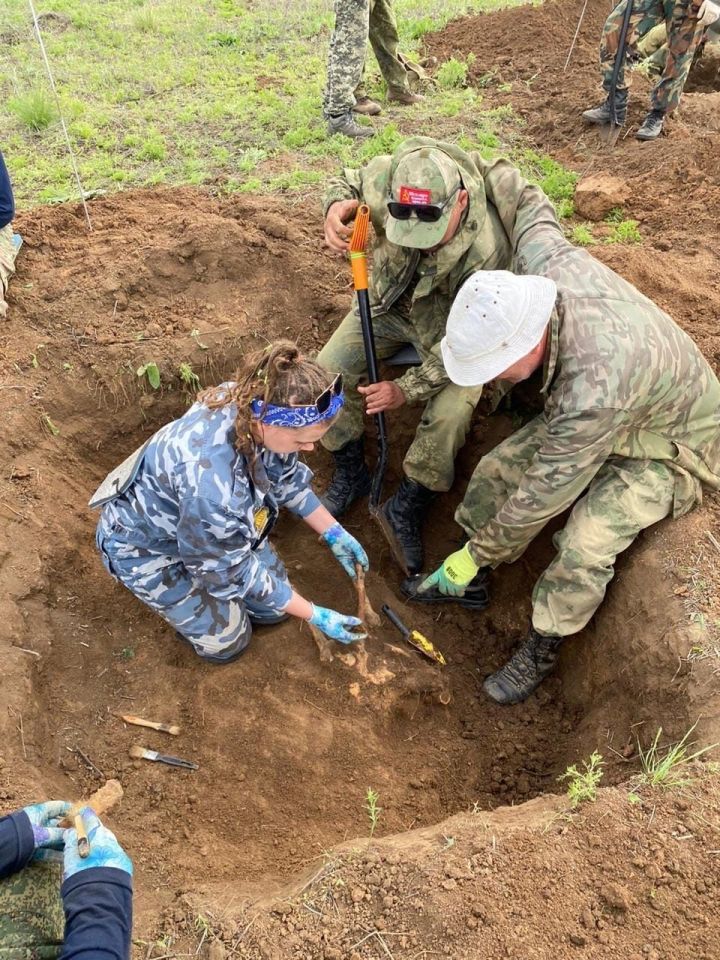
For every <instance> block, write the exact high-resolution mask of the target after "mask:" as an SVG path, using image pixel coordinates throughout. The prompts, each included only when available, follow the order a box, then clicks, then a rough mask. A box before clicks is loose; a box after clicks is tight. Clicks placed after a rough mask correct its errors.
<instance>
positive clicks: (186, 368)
mask: <svg viewBox="0 0 720 960" xmlns="http://www.w3.org/2000/svg"><path fill="white" fill-rule="evenodd" d="M178 376H179V377H180V379H181V380H182V382H183V384H184V386H185V387H187V389H188V390H189V391H190V392H191V393H197V392H198V391H199V390H202V383H200V377H199V376H198V375H197V374H196V373H195V371H194V370H193V368H192V365H191V364H189V363H181V364H180V366H179V367H178Z"/></svg>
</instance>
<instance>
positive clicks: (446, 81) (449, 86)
mask: <svg viewBox="0 0 720 960" xmlns="http://www.w3.org/2000/svg"><path fill="white" fill-rule="evenodd" d="M467 73H468V65H467V63H463V62H462V60H457V59H456V58H455V57H450V59H449V60H446V61H445V63H443V64H442V66H440V67H439V68H438V71H437V73H436V74H435V81H436V83H437V85H438V86H439V87H440V89H441V90H454V89H455V88H456V87H464V86H465V84H466V83H467Z"/></svg>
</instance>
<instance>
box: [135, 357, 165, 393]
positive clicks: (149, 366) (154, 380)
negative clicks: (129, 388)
mask: <svg viewBox="0 0 720 960" xmlns="http://www.w3.org/2000/svg"><path fill="white" fill-rule="evenodd" d="M135 372H136V373H137V375H138V376H139V377H140V378H141V379H142V377H147V382H148V383H149V384H150V386H151V387H152V388H153V390H158V389H159V388H160V371H159V370H158V365H157V364H156V363H152V362H151V363H144V364H143V365H142V366H141V367H138V368H137V370H136V371H135Z"/></svg>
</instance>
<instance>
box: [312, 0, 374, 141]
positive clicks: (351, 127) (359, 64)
mask: <svg viewBox="0 0 720 960" xmlns="http://www.w3.org/2000/svg"><path fill="white" fill-rule="evenodd" d="M369 29H370V0H335V26H334V29H333V32H332V36H331V38H330V49H329V51H328V65H327V83H326V86H325V93H324V97H323V113H324V115H325V119H326V120H327V122H328V130H329V132H330V133H343V134H345V135H346V136H349V137H358V138H361V137H365V136H368V137H371V136H372V135H373V132H374V131H373V129H372V128H371V127H362V126H360V125H359V124H357V123H355V121H354V120H353V117H352V109H353V107H354V106H355V90H356V89H357V86H358V84H359V83H360V80H361V78H362V72H363V66H364V63H365V54H366V51H367V42H368V33H369Z"/></svg>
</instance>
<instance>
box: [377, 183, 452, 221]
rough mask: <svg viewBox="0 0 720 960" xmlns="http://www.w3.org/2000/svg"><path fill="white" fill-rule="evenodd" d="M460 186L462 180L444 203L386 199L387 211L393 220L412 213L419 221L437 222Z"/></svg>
mask: <svg viewBox="0 0 720 960" xmlns="http://www.w3.org/2000/svg"><path fill="white" fill-rule="evenodd" d="M461 187H462V181H461V182H460V183H459V184H458V185H457V186H456V187H455V189H454V190H453V192H452V193H451V194H450V196H449V197H448V198H447V199H446V200H445V202H444V203H400V202H399V200H388V205H387V208H388V213H389V214H390V216H391V217H394V218H395V220H409V219H410V217H411V216H412V215H413V213H414V214H415V216H416V217H417V218H418V220H420V222H421V223H437V222H438V220H439V219H440V217H442V215H443V212H444V210H445V207H446V206H447V205H448V204H449V203H450V201H451V200H452V198H453V197H454V196H455V194H456V193H457V192H458V191H459V190H460V188H461Z"/></svg>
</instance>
